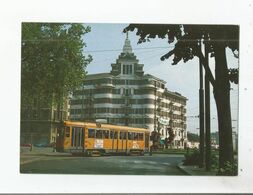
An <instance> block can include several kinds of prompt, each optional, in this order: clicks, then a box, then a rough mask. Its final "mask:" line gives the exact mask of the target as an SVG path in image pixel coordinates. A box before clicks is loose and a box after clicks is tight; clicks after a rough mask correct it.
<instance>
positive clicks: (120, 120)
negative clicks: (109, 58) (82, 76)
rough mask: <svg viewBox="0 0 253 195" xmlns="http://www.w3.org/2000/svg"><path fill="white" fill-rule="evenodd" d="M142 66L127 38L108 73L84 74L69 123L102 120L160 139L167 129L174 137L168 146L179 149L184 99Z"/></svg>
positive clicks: (183, 129)
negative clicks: (157, 135) (154, 134)
mask: <svg viewBox="0 0 253 195" xmlns="http://www.w3.org/2000/svg"><path fill="white" fill-rule="evenodd" d="M143 66H144V65H143V64H139V60H138V59H137V58H136V56H135V55H134V53H133V51H132V47H131V44H130V40H129V39H128V36H127V37H126V40H125V43H124V46H123V51H122V53H121V54H120V55H119V57H118V59H117V60H116V63H113V64H111V67H112V69H111V72H109V73H100V74H90V75H87V76H86V80H85V82H84V84H83V86H82V87H81V88H80V89H79V90H77V91H75V92H74V93H73V96H72V99H71V102H70V120H85V121H95V120H96V119H105V120H106V121H107V123H109V124H116V125H127V126H132V127H144V128H147V129H149V130H150V131H153V130H156V131H159V132H160V133H161V135H162V139H165V138H166V137H168V136H169V134H168V130H169V129H170V128H171V129H172V130H173V132H174V134H175V138H174V141H173V143H172V146H173V147H174V148H183V147H184V146H185V145H186V142H187V136H186V116H185V115H186V101H187V98H186V97H184V96H182V95H181V94H179V93H177V92H171V91H169V90H168V89H167V88H166V87H165V85H166V82H165V81H164V80H162V79H159V78H157V77H155V76H153V75H151V74H144V71H143Z"/></svg>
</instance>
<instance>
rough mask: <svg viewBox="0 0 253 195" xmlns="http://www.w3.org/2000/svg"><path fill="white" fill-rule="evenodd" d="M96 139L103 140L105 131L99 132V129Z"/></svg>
mask: <svg viewBox="0 0 253 195" xmlns="http://www.w3.org/2000/svg"><path fill="white" fill-rule="evenodd" d="M96 138H97V139H102V138H103V131H102V130H99V129H97V130H96Z"/></svg>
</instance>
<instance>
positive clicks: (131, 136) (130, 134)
mask: <svg viewBox="0 0 253 195" xmlns="http://www.w3.org/2000/svg"><path fill="white" fill-rule="evenodd" d="M132 139H133V133H132V132H128V140H132Z"/></svg>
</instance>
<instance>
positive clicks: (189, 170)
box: [178, 163, 216, 176]
mask: <svg viewBox="0 0 253 195" xmlns="http://www.w3.org/2000/svg"><path fill="white" fill-rule="evenodd" d="M178 168H179V169H181V170H182V171H184V172H185V173H186V174H187V175H194V176H216V172H214V171H206V170H205V168H199V167H198V166H197V165H194V166H185V165H183V163H179V164H178Z"/></svg>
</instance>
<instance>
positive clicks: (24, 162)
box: [20, 157, 43, 165]
mask: <svg viewBox="0 0 253 195" xmlns="http://www.w3.org/2000/svg"><path fill="white" fill-rule="evenodd" d="M42 158H43V157H38V158H34V159H30V160H24V161H22V160H20V165H24V164H27V163H31V162H34V161H38V160H40V159H42Z"/></svg>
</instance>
